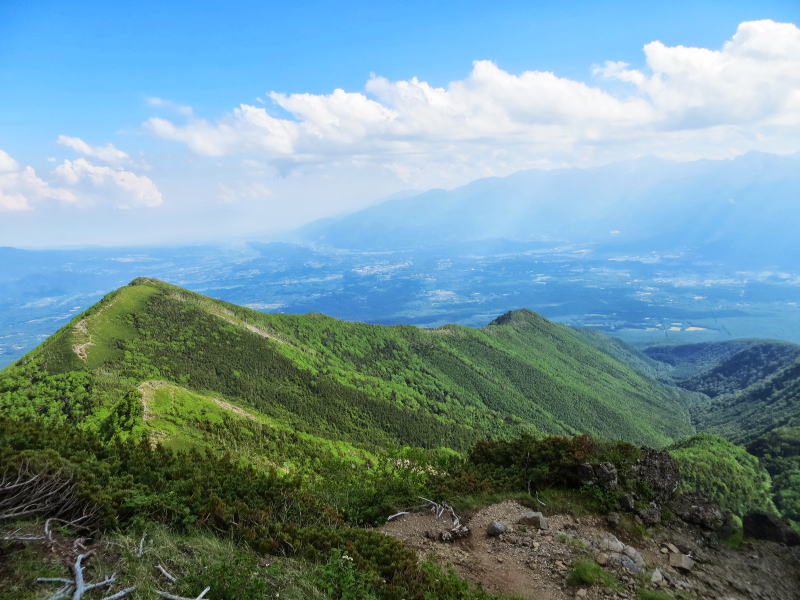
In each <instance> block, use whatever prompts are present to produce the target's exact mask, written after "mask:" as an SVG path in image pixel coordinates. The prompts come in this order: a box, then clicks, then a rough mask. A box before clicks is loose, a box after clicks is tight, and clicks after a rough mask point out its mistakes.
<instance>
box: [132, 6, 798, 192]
mask: <svg viewBox="0 0 800 600" xmlns="http://www.w3.org/2000/svg"><path fill="white" fill-rule="evenodd" d="M644 59H645V67H644V68H642V69H633V68H631V67H630V66H629V65H627V64H625V63H621V62H613V61H612V62H607V63H605V65H603V66H601V67H598V68H596V69H595V79H594V81H593V82H592V83H591V84H589V83H584V82H580V81H575V80H571V79H567V78H563V77H559V76H557V75H556V74H554V73H550V72H544V71H525V72H523V73H520V74H513V73H509V72H507V71H505V70H503V69H501V68H500V67H498V66H497V65H495V64H494V63H492V62H490V61H476V62H475V63H474V65H473V69H472V72H471V73H470V74H469V76H468V77H466V78H465V79H463V80H459V81H453V82H451V83H449V84H448V85H447V86H445V87H435V86H432V85H430V84H429V83H427V82H425V81H420V80H418V79H416V78H412V79H409V80H402V81H390V80H387V79H385V78H382V77H372V78H371V79H370V80H369V81H368V82H367V84H366V86H365V89H364V91H359V92H348V91H345V90H341V89H337V90H334V91H333V92H332V93H330V94H302V93H297V94H282V93H277V92H271V93H270V94H269V99H270V100H271V101H272V103H273V105H274V108H277V109H279V111H276V110H274V108H267V107H262V106H252V105H248V104H242V105H240V106H238V107H236V108H234V109H233V110H232V111H231V112H230V113H228V114H225V115H223V116H222V117H221V118H219V119H217V120H214V121H209V120H205V119H200V118H196V117H193V116H191V115H188V116H189V119H188V120H187V121H185V122H184V123H176V122H173V121H171V120H169V119H164V118H155V117H154V118H151V119H149V120H148V121H147V122H146V123H145V127H146V128H147V129H148V130H149V131H150V132H151V133H152V134H153V135H155V136H157V137H160V138H164V139H169V140H173V141H176V142H180V143H183V144H185V145H186V146H188V147H189V148H190V149H191V150H192V151H194V152H195V153H197V154H201V155H206V156H217V157H218V156H227V155H236V154H244V155H252V156H258V157H259V158H263V159H266V160H269V161H272V162H273V163H274V164H278V165H280V164H283V165H289V166H299V167H303V166H307V165H319V164H324V165H329V166H331V165H333V166H336V165H343V164H347V165H348V166H353V165H362V166H365V167H367V168H371V167H373V166H375V165H380V167H381V168H383V169H387V170H389V171H391V172H393V173H395V174H396V175H397V176H398V177H400V178H402V179H405V180H407V181H409V182H414V183H419V184H420V185H442V184H448V183H453V184H455V183H461V182H463V180H465V179H474V178H475V177H477V176H482V175H490V174H504V173H509V172H512V171H514V170H518V169H523V168H530V167H547V166H562V165H570V164H571V165H575V164H592V163H595V164H596V163H599V162H608V161H611V160H618V159H624V158H630V157H635V156H641V155H645V154H653V155H660V156H664V157H667V158H677V159H694V158H702V157H706V158H723V157H730V156H734V155H736V154H740V153H743V152H747V151H750V150H762V151H770V152H797V151H800V29H798V27H797V26H795V25H793V24H790V23H776V22H774V21H752V22H745V23H742V24H741V25H740V26H739V27H738V29H737V31H736V33H735V35H733V37H732V38H731V39H730V40H729V41H727V42H726V43H725V44H724V45H723V46H722V47H721V48H720V49H708V48H689V47H684V46H667V45H665V44H663V43H661V42H658V41H654V42H651V43H649V44H647V45H645V46H644ZM611 82H614V84H615V85H613V86H610V85H609V84H610V83H611ZM285 113H288V116H282V115H284V114H285ZM187 114H188V113H187ZM278 115H281V116H278Z"/></svg>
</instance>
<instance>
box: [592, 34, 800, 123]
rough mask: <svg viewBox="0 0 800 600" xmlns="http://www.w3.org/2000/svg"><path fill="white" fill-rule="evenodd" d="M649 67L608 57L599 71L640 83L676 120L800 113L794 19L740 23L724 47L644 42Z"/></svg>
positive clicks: (759, 119) (764, 118) (799, 53)
mask: <svg viewBox="0 0 800 600" xmlns="http://www.w3.org/2000/svg"><path fill="white" fill-rule="evenodd" d="M644 53H645V57H646V59H647V66H648V67H649V73H645V72H643V71H639V70H635V69H628V68H627V65H625V64H624V63H606V66H605V67H604V68H601V69H598V70H597V72H598V73H599V74H601V75H603V76H605V77H608V78H611V79H619V80H621V81H626V82H628V83H631V84H633V85H634V86H635V88H636V90H637V92H638V93H639V94H640V95H641V97H643V98H646V99H647V100H648V102H649V103H650V104H651V105H652V106H653V107H654V108H655V111H656V113H655V117H656V122H661V123H663V124H665V125H666V126H669V127H672V128H683V129H702V128H706V127H712V126H720V125H723V126H724V125H733V126H748V125H750V126H754V125H758V124H763V123H768V122H770V121H771V120H774V119H778V120H783V119H785V118H787V117H788V118H789V120H790V121H793V122H794V123H798V122H800V121H798V117H800V29H798V28H797V27H796V26H795V25H793V24H791V23H775V22H774V21H750V22H747V23H742V24H741V25H740V26H739V28H738V29H737V31H736V34H735V35H734V36H733V37H732V38H731V40H730V41H728V42H726V43H725V45H724V46H723V47H722V49H721V50H708V49H705V48H687V47H685V46H675V47H669V46H666V45H664V44H662V43H661V42H657V41H656V42H651V43H649V44H647V45H646V46H645V47H644Z"/></svg>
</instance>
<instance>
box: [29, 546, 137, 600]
mask: <svg viewBox="0 0 800 600" xmlns="http://www.w3.org/2000/svg"><path fill="white" fill-rule="evenodd" d="M92 554H93V551H89V552H86V553H84V554H79V555H78V557H77V558H76V559H75V562H74V564H73V565H72V579H67V578H65V577H40V578H39V579H37V580H36V581H37V582H39V583H62V584H64V586H63V587H62V588H60V589H59V590H58V591H56V593H55V594H53V595H52V596H49V597H48V598H47V600H66V599H67V598H69V599H70V600H81V599H82V598H83V596H84V594H86V593H87V592H90V591H92V590H95V589H99V588H109V587H111V586H112V585H113V584H114V583H116V581H117V576H116V574H114V575H111V577H106V578H105V579H103V580H102V581H97V582H95V583H87V582H86V576H85V574H84V571H83V569H84V567H83V561H84V560H86V559H87V558H89V557H90V556H91V555H92ZM135 589H136V587H135V586H134V587H129V588H125V589H124V590H120V591H119V592H116V593H115V594H112V595H110V596H105V597H104V598H102V600H117V599H118V598H122V597H124V596H127V595H128V594H130V593H131V592H132V591H134V590H135Z"/></svg>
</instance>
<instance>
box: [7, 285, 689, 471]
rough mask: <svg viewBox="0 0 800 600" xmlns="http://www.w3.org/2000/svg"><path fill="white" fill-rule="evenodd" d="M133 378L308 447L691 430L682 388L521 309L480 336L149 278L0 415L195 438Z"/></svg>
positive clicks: (63, 336)
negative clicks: (278, 310)
mask: <svg viewBox="0 0 800 600" xmlns="http://www.w3.org/2000/svg"><path fill="white" fill-rule="evenodd" d="M146 382H163V383H159V384H158V385H156V387H159V386H163V385H165V384H166V385H168V386H169V389H170V390H172V394H173V397H175V398H179V401H180V402H181V403H183V405H184V408H186V407H188V406H195V407H196V406H200V405H203V404H206V405H208V406H207V409H205V412H203V413H202V416H203V418H202V419H199V421H198V420H197V419H195V422H193V424H192V426H191V428H192V429H193V430H197V431H205V432H207V430H209V429H213V427H212V426H213V425H214V423H213V422H212V421H213V420H214V419H213V418H212V416H210V415H211V414H212V413H214V412H220V411H221V412H222V414H224V415H226V419H227V420H228V421H230V420H231V419H234V417H235V422H236V423H238V425H237V431H238V430H241V429H242V424H243V423H245V424H247V425H248V427H249V426H250V425H253V426H255V425H256V422H257V425H258V426H259V427H267V428H270V429H271V430H274V431H283V432H297V433H299V434H302V435H305V436H306V438H305V441H306V442H307V443H308V444H311V445H316V446H315V447H322V446H324V445H325V444H326V443H328V444H329V442H327V440H335V441H336V443H337V444H339V443H344V444H345V446H346V445H347V444H351V445H355V446H358V447H359V448H362V449H367V450H368V449H369V448H372V447H375V448H387V447H399V446H404V445H407V446H419V447H429V448H432V447H439V446H444V447H450V448H455V449H466V448H467V447H469V446H470V444H471V443H472V442H473V441H474V440H476V439H478V438H482V437H486V436H493V437H508V436H512V435H514V434H516V433H519V432H523V431H539V432H548V433H557V434H573V433H577V432H589V433H593V434H596V435H600V436H602V437H607V438H622V439H626V440H630V441H633V442H638V443H647V444H651V445H657V446H661V445H665V444H667V443H669V442H670V441H671V440H672V439H675V438H677V437H680V436H682V435H685V434H688V433H691V432H692V427H691V425H690V419H689V414H688V408H687V403H688V400H687V397H686V395H684V394H682V392H680V391H679V390H677V389H676V388H671V387H669V386H666V385H662V384H660V383H657V382H655V381H653V380H652V379H649V378H647V377H645V376H643V375H641V374H639V373H637V372H636V371H634V370H633V369H631V368H630V367H629V366H627V365H625V364H623V363H621V362H618V361H616V360H614V359H613V358H612V357H611V356H609V355H608V354H607V353H603V352H600V351H598V350H597V349H596V348H594V347H592V346H591V345H588V344H587V343H585V341H584V339H583V337H582V335H581V334H579V333H577V332H576V331H575V330H573V329H571V328H569V327H565V326H561V325H557V324H554V323H551V322H549V321H547V320H546V319H544V318H542V317H540V316H538V315H536V314H534V313H531V312H529V311H515V312H513V313H508V314H507V315H504V316H503V317H501V318H499V319H497V320H496V321H494V322H493V323H492V324H490V325H488V326H487V327H484V328H483V329H470V328H466V327H460V326H445V327H442V328H439V329H436V330H423V329H419V328H416V327H411V326H395V327H384V326H377V325H368V324H363V323H351V322H343V321H338V320H336V319H332V318H330V317H326V316H324V315H318V314H308V315H277V314H264V313H260V312H257V311H252V310H249V309H245V308H242V307H238V306H234V305H230V304H227V303H224V302H220V301H217V300H212V299H210V298H206V297H204V296H200V295H198V294H194V293H191V292H188V291H186V290H183V289H181V288H178V287H175V286H171V285H168V284H165V283H162V282H159V281H155V280H150V279H138V280H135V281H134V282H132V283H131V284H130V285H128V286H125V287H123V288H120V289H119V290H117V291H116V292H113V293H112V294H109V295H108V296H106V297H105V298H104V299H103V300H102V301H101V302H100V303H98V304H97V305H95V306H94V307H92V308H91V309H89V310H88V311H87V312H86V313H84V314H83V315H81V316H79V317H78V318H76V319H75V321H73V322H72V323H71V324H70V325H68V326H67V327H65V328H64V329H62V330H60V331H59V332H58V333H56V334H55V335H53V336H52V337H51V338H49V339H48V340H47V341H46V342H45V343H44V344H42V346H40V347H39V348H38V349H36V350H35V351H33V352H32V353H30V354H29V355H27V356H26V357H24V358H23V359H22V360H20V361H19V362H18V363H16V364H15V365H12V366H11V367H9V368H7V369H6V370H4V371H3V372H2V374H0V414H6V415H10V416H16V417H20V416H22V417H27V418H31V417H37V418H40V419H45V420H49V421H52V422H67V423H74V424H75V425H77V426H79V427H81V428H86V429H94V430H98V431H105V432H106V434H107V435H108V436H113V435H125V432H131V431H135V430H136V429H137V428H139V429H141V428H145V429H149V430H151V432H152V431H158V432H160V434H159V435H160V436H161V437H164V438H166V439H171V440H173V441H174V443H176V444H187V443H192V442H191V440H192V439H195V440H197V439H198V436H199V437H203V436H205V435H206V434H205V433H204V434H203V435H202V436H201V435H200V434H197V433H196V432H195V433H191V432H187V430H186V428H187V427H188V424H187V422H186V421H187V419H186V418H184V419H183V421H184V422H183V423H174V422H173V423H169V422H168V421H164V419H163V418H162V416H163V415H162V413H163V410H161V411H160V412H159V411H156V410H155V409H154V408H153V407H152V406H151V407H143V406H142V395H143V389H142V387H141V386H142V384H143V383H146ZM155 397H156V398H158V397H159V395H158V394H155ZM201 397H202V399H201ZM177 401H178V400H176V402H177ZM209 402H210V403H211V404H209ZM214 407H216V408H214ZM220 407H227V408H224V409H220ZM162 408H163V407H162ZM211 409H213V410H211ZM234 409H236V410H241V409H245V410H246V411H247V412H246V414H248V415H250V417H247V416H245V417H243V416H242V413H236V412H235V410H234ZM148 410H149V411H151V413H152V412H154V411H155V412H158V414H157V415H156V416H153V414H145V413H146V411H148ZM167 412H169V411H167ZM173 412H174V411H173ZM180 412H181V413H182V414H183V415H184V416H185V415H187V414H192V413H191V412H187V411H186V410H184V409H182V410H181V411H180ZM220 418H221V417H220ZM209 419H210V421H209ZM173 420H174V419H173ZM345 446H341V447H338V448H339V450H341V451H345V452H348V451H351V450H348V449H347V448H345ZM355 446H353V447H355ZM284 458H285V459H286V460H289V461H291V457H284Z"/></svg>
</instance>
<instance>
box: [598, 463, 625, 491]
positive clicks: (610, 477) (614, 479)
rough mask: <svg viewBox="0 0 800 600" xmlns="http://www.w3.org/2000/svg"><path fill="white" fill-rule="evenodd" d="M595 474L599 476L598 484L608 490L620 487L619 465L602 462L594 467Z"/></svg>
mask: <svg viewBox="0 0 800 600" xmlns="http://www.w3.org/2000/svg"><path fill="white" fill-rule="evenodd" d="M594 474H595V476H596V477H597V484H598V485H599V486H600V487H601V488H603V489H606V490H615V489H617V487H619V477H618V475H617V467H615V466H614V464H613V463H610V462H604V463H600V464H599V465H597V466H596V467H595V468H594Z"/></svg>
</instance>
